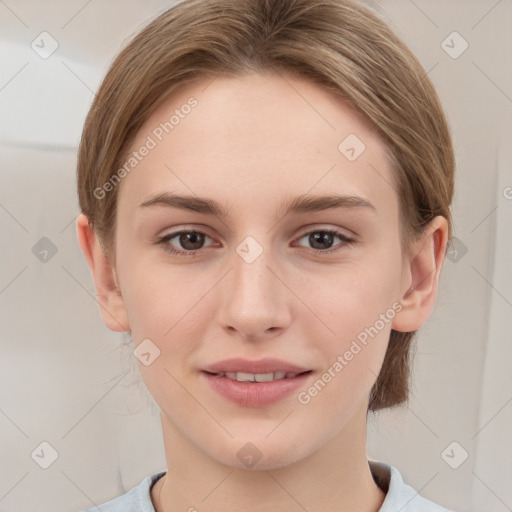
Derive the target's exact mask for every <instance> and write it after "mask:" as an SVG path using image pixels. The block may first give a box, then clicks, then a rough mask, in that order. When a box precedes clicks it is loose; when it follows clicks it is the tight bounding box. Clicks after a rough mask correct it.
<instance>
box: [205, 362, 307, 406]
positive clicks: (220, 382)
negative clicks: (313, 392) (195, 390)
mask: <svg viewBox="0 0 512 512" xmlns="http://www.w3.org/2000/svg"><path fill="white" fill-rule="evenodd" d="M279 371H281V372H285V373H298V374H299V375H296V376H295V377H291V378H284V379H278V380H273V381H268V382H239V381H237V380H233V379H229V378H228V377H224V376H221V375H214V374H215V373H222V372H245V373H275V372H279ZM304 372H307V373H304ZM312 374H313V370H311V369H310V368H304V367H302V366H298V365H295V364H291V363H288V362H286V361H283V360H281V359H274V358H265V359H260V360H258V361H250V360H247V359H241V358H233V359H226V360H224V361H220V362H218V363H215V364H212V365H209V366H206V367H204V368H203V369H202V371H201V372H200V375H201V377H202V378H204V379H206V381H207V382H208V384H209V386H210V387H211V388H212V389H213V390H214V391H216V392H217V393H218V394H220V395H221V396H222V397H224V398H226V399H228V400H230V401H231V402H234V403H235V404H237V405H240V406H243V407H263V406H265V405H270V404H273V403H275V402H278V401H279V400H282V399H284V398H285V397H287V396H288V395H290V394H291V393H293V392H294V391H297V390H298V389H299V388H300V387H302V386H304V384H305V382H306V381H307V380H308V379H310V378H311V375H312Z"/></svg>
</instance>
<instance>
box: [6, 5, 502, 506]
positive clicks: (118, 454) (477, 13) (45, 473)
mask: <svg viewBox="0 0 512 512" xmlns="http://www.w3.org/2000/svg"><path fill="white" fill-rule="evenodd" d="M170 5H171V3H170V2H164V1H156V0H152V1H150V0H148V1H138V2H135V1H129V2H127V1H123V2H121V1H110V2H100V1H92V2H84V1H75V0H73V1H67V2H64V1H60V2H57V1H54V2H35V1H33V2H28V1H16V0H11V1H7V2H0V43H1V46H0V59H1V62H2V65H1V68H0V151H1V156H0V165H1V168H0V180H1V181H0V226H1V233H2V236H1V238H0V255H1V256H0V262H1V264H0V322H1V333H0V343H1V357H0V510H4V511H16V512H32V511H33V510H36V509H37V510H39V511H42V512H44V511H48V512H50V511H52V512H71V511H77V510H82V509H85V508H87V507H91V506H93V504H98V503H102V502H103V501H106V500H107V499H110V498H112V497H114V496H117V495H119V494H121V493H123V492H124V491H126V490H127V489H129V488H131V487H132V486H133V485H135V484H137V483H139V482H140V481H141V480H142V478H144V477H145V476H147V475H149V474H150V473H153V472H156V471H159V470H162V469H165V459H164V456H163V446H162V441H161V438H160V436H161V432H160V424H159V418H158V415H157V414H156V408H155V406H154V403H152V402H151V400H150V399H148V395H147V394H146V392H145V391H144V388H143V387H142V386H141V385H140V379H139V378H138V373H137V370H136V367H135V366H134V359H133V357H132V356H131V353H130V349H129V347H128V348H123V347H122V343H123V341H125V339H124V338H123V336H122V335H120V334H118V333H113V332H111V331H109V330H108V329H107V328H106V327H105V326H104V325H103V324H102V322H101V319H100V315H99V310H98V306H97V304H96V302H95V290H94V287H93V283H92V279H91V276H90V273H89V269H88V267H87V265H86V262H85V259H84V258H83V256H82V253H81V252H80V249H79V246H78V243H77V240H76V234H75V225H74V221H75V218H76V215H77V214H78V206H77V200H76V192H75V162H76V148H77V144H78V141H79V137H80V133H81V126H82V123H83V120H84V116H85V114H86V112H87V109H88V107H89V105H90V102H91V100H92V97H93V93H94V91H95V90H96V88H97V87H98V85H99V83H100V80H101V77H102V76H103V74H104V73H105V71H106V69H107V67H108V65H109V63H110V62H111V60H112V58H113V57H114V55H115V54H116V53H117V51H118V50H119V48H120V47H121V45H122V44H123V43H124V41H125V40H126V39H127V38H129V37H130V35H131V34H132V33H133V32H134V31H136V30H137V29H138V28H139V27H141V26H142V25H143V24H145V23H146V21H147V20H149V19H151V18H153V17H154V16H156V15H157V14H158V13H159V12H161V11H162V10H164V9H165V8H167V7H169V6H170ZM374 5H375V4H374ZM380 8H381V9H383V13H384V15H385V16H386V17H387V19H388V20H389V22H390V23H391V24H392V26H393V27H394V29H395V30H396V31H397V32H398V33H399V34H400V35H401V36H402V37H403V38H404V39H405V40H406V42H407V43H408V44H409V45H410V46H411V48H412V50H413V51H414V52H415V53H416V54H417V55H418V57H419V58H420V60H421V62H422V63H423V65H424V67H425V69H426V70H427V71H428V72H429V76H430V77H431V79H432V80H433V82H434V83H435V85H436V86H437V88H438V91H439V94H440V96H441V100H442V102H443V104H444V106H445V108H446V111H447V113H448V116H449V119H450V123H451V125H452V128H453V132H454V138H455V144H456V153H457V165H458V171H457V173H458V174H457V189H456V197H455V202H454V221H455V236H456V237H457V238H458V239H459V240H460V244H459V245H457V247H456V249H457V251H458V252H457V254H455V253H452V254H451V258H450V259H448V260H447V261H446V264H445V267H444V269H443V273H442V278H441V286H440V290H439V298H438V303H437V305H436V309H435V311H434V313H433V314H432V316H431V318H430V320H429V322H428V324H427V325H426V326H425V328H424V329H423V331H422V332H421V334H420V336H419V338H418V349H417V356H416V362H415V377H414V385H413V395H412V398H411V402H410V404H409V405H408V406H407V407H403V408H401V409H397V410H395V411H389V412H384V413H382V414H380V415H378V416H377V417H376V418H372V419H371V420H370V422H369V434H368V437H369V439H368V453H369V456H370V457H372V458H377V459H381V460H385V461H387V462H389V463H392V464H394V465H396V466H397V467H398V468H399V469H400V470H401V472H402V474H403V476H404V479H405V480H406V481H407V482H408V483H409V484H411V485H412V486H413V487H415V488H416V489H417V490H418V491H420V492H421V494H423V495H424V496H426V497H428V498H431V499H433V500H435V501H439V502H441V503H443V504H444V505H445V506H447V507H449V508H452V509H454V510H457V511H468V512H469V511H471V512H476V511H479V512H505V511H509V510H512V487H511V486H510V482H512V444H511V441H510V431H511V429H510V425H511V424H512V372H511V371H510V368H511V362H512V344H511V343H510V341H511V334H510V332H511V318H512V270H511V266H510V262H511V261H512V242H511V235H510V234H511V233H512V188H511V187H512V172H511V164H512V151H511V144H510V138H509V137H510V133H512V116H511V113H512V36H511V34H510V28H509V27H510V26H511V22H512V3H511V2H510V1H506V0H502V1H495V0H489V1H488V0H478V1H477V0H472V1H462V0H460V1H441V0H435V1H426V0H415V1H414V2H413V1H412V0H385V1H382V2H381V4H380ZM43 31H47V32H48V33H49V34H51V36H52V37H53V38H54V39H55V40H56V41H57V43H58V49H57V50H56V51H55V52H54V53H53V54H52V55H51V56H50V57H48V58H47V59H43V58H41V57H40V56H39V55H38V54H37V53H36V52H35V51H34V50H33V49H32V48H31V42H32V41H33V40H34V39H35V38H36V36H38V35H39V34H40V33H41V32H43ZM454 31H457V32H458V33H459V34H460V35H461V36H462V37H463V38H464V40H466V41H467V43H468V45H469V46H468V48H467V50H466V51H465V52H464V53H462V54H461V55H460V56H458V57H457V58H453V56H454V55H455V54H456V53H458V51H459V50H460V49H462V48H463V46H461V45H462V44H463V41H462V39H454V40H453V37H454V36H451V38H449V39H448V40H447V41H448V44H449V45H450V46H453V48H451V49H450V50H451V52H452V56H450V55H449V54H448V53H447V52H446V51H445V50H444V49H443V47H442V42H443V41H444V40H445V39H446V38H447V36H449V35H450V34H452V33H453V32H454ZM45 37H46V36H45ZM455 37H458V36H455ZM451 40H453V41H454V42H453V44H452V43H451ZM47 41H48V43H47V45H46V48H49V44H50V40H47ZM445 45H446V43H445ZM445 48H446V46H445ZM507 136H508V138H507ZM42 237H47V238H48V239H49V240H50V241H51V244H49V243H48V242H45V243H47V244H48V246H49V247H51V246H52V245H53V246H54V250H56V253H55V254H54V255H53V256H49V258H48V261H47V262H46V263H44V262H42V261H40V260H39V259H38V258H37V257H36V256H35V254H34V253H33V252H32V251H33V247H34V246H35V245H36V243H38V242H39V241H40V239H41V238H42ZM465 249H467V252H465V253H464V250H465ZM50 250H51V249H50ZM51 254H52V253H51V252H50V253H49V255H51ZM42 442H47V443H49V444H50V445H51V447H53V449H54V450H56V452H57V453H58V458H57V459H56V460H55V462H54V463H53V464H52V465H51V466H50V467H48V469H42V468H41V467H40V465H38V464H36V462H35V461H34V459H33V458H32V457H31V454H32V453H33V452H34V450H35V451H36V452H35V453H40V450H41V447H40V444H41V443H42ZM453 442H456V443H457V444H456V445H452V443H453ZM447 447H448V450H447V451H445V449H446V448H447ZM43 449H44V450H45V453H46V454H49V453H51V449H50V448H48V447H45V445H43ZM452 449H453V451H452ZM465 452H467V459H466V460H465V461H464V462H463V463H461V461H462V460H463V458H464V454H465ZM443 454H444V455H443ZM34 458H36V459H37V457H36V456H35V455H34ZM447 461H448V462H450V464H451V465H452V466H457V465H458V464H460V463H461V464H460V466H459V467H457V468H456V469H454V468H452V467H450V465H449V464H448V463H447Z"/></svg>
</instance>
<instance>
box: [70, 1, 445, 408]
mask: <svg viewBox="0 0 512 512" xmlns="http://www.w3.org/2000/svg"><path fill="white" fill-rule="evenodd" d="M247 72H257V73H263V72H277V73H289V74H294V75H296V76H300V77H305V78H307V79H309V80H311V81H313V82H314V83H316V84H319V85H321V86H323V87H325V88H327V89H329V90H330V91H333V92H334V93H335V94H337V95H338V96H339V98H340V99H342V100H343V101H344V102H345V104H348V105H350V106H351V107H352V108H354V109H355V110H356V111H357V112H358V113H359V114H360V115H361V116H362V117H363V118H364V119H365V120H366V121H367V122H368V123H369V125H370V126H371V127H372V128H373V129H374V130H376V132H377V133H378V134H379V135H380V137H381V139H382V140H383V141H384V143H385V145H386V147H387V149H388V152H389V156H390V160H391V162H392V164H393V170H394V184H392V186H394V187H395V189H396V191H397V194H398V198H399V202H400V233H401V238H400V239H401V243H402V252H403V254H406V253H408V251H409V247H410V243H411V241H412V240H413V239H414V238H415V237H416V236H417V235H418V234H421V233H422V231H423V228H424V227H425V226H426V225H427V224H428V223H429V222H430V221H431V220H432V219H433V218H434V217H435V216H437V215H442V216H444V217H445V218H446V219H447V221H448V241H450V240H451V237H452V220H451V214H450V204H451V200H452V196H453V186H454V167H455V163H454V154H453V147H452V140H451V135H450V130H449V126H448V123H447V121H446V118H445V115H444V113H443V109H442V106H441V104H440V101H439V98H438V96H437V93H436V91H435V89H434V86H433V84H432V82H431V81H430V79H429V78H428V76H427V73H426V71H425V69H424V68H423V67H422V66H421V64H420V63H419V61H418V60H417V58H416V57H415V56H414V55H413V53H412V52H411V51H410V50H409V49H408V47H407V46H406V44H405V43H404V42H403V41H402V40H401V39H400V38H398V37H397V35H395V34H394V32H393V31H392V30H391V28H390V27H389V26H388V25H387V24H386V22H385V21H384V20H383V19H381V17H380V16H379V15H378V14H377V13H375V12H374V11H372V10H370V9H369V8H367V7H366V6H363V5H362V4H360V3H358V2H357V1H356V0H184V1H182V2H180V3H178V4H176V5H175V6H173V7H172V8H171V9H169V10H167V11H165V12H164V13H163V14H161V15H159V16H158V17H157V18H155V19H154V20H153V21H152V22H151V23H149V25H147V26H146V27H145V28H144V29H143V30H142V31H140V32H139V33H138V34H137V35H136V36H135V37H134V38H133V39H132V40H131V42H130V43H129V44H128V45H127V46H126V47H125V48H124V49H123V50H122V51H121V53H120V54H119V55H118V56H117V58H116V59H115V60H114V62H113V63H112V65H111V67H110V69H109V70H108V72H107V74H106V76H105V78H104V80H103V82H102V83H101V85H100V87H99V90H98V92H97V94H96V97H95V99H94V101H93V104H92V106H91V108H90V111H89V113H88V115H87V118H86V121H85V125H84V129H83V133H82V138H81V142H80V147H79V151H78V168H77V181H78V198H79V205H80V209H81V211H82V212H83V213H84V214H85V215H86V216H87V217H88V219H89V223H90V226H91V227H92V228H93V229H94V231H95V233H96V235H97V236H98V239H99V240H100V243H101V244H102V247H103V248H104V251H105V254H106V255H107V256H108V257H109V259H110V261H111V262H113V264H115V251H114V247H115V244H114V240H115V236H114V235H115V226H116V206H117V193H118V188H119V187H114V188H113V189H112V190H111V191H110V192H108V193H107V194H105V195H104V197H102V198H98V197H97V195H98V194H95V193H94V191H95V190H98V188H99V187H102V185H103V184H104V183H106V182H108V181H109V179H111V177H112V176H113V175H114V174H115V172H116V170H117V169H119V167H121V166H122V164H123V156H124V155H125V154H126V152H127V150H128V148H129V147H130V143H131V141H133V138H134V137H135V135H136V134H137V132H138V130H139V129H140V127H141V126H142V124H143V122H144V121H145V120H146V119H147V118H148V117H149V116H150V115H151V114H152V113H153V112H154V111H155V110H156V109H157V108H158V106H159V105H160V104H161V103H162V102H163V101H164V100H165V99H166V97H168V96H169V94H171V93H172V92H173V91H175V90H176V89H177V88H178V87H181V86H183V85H184V84H186V83H189V82H191V81H194V80H196V79H200V78H202V77H203V78H204V77H207V76H229V77H236V76H241V75H242V74H244V73H247ZM340 142H341V140H340ZM414 335H415V331H414V332H405V333H403V332H397V331H395V330H392V331H391V335H390V340H389V346H388V349H387V352H386V355H385V358H384V362H383V365H382V369H381V371H380V374H379V376H378V377H377V380H376V382H375V384H374V386H373V387H372V390H371V393H370V400H369V406H368V410H369V411H370V410H371V411H377V410H379V409H382V408H385V407H392V406H395V405H399V404H401V403H403V402H405V401H407V399H408V393H409V375H410V363H411V357H410V348H411V342H412V340H413V338H414Z"/></svg>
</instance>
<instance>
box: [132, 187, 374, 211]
mask: <svg viewBox="0 0 512 512" xmlns="http://www.w3.org/2000/svg"><path fill="white" fill-rule="evenodd" d="M149 206H166V207H170V208H178V209H181V210H188V211H192V212H197V213H205V214H207V215H215V216H217V217H228V216H229V209H228V208H226V207H225V206H223V205H221V204H220V203H218V202H216V201H214V200H213V199H208V198H204V197H197V196H189V195H177V194H169V193H167V192H162V193H159V194H156V195H154V196H152V197H150V198H149V199H148V200H147V201H144V202H143V203H141V204H140V205H139V208H140V207H144V208H145V207H149ZM332 208H349V209H352V208H365V209H367V210H369V211H373V212H374V213H377V210H376V208H375V206H373V204H372V203H370V201H368V199H365V198H364V197H360V196H342V195H324V196H307V195H302V196H297V197H295V198H293V199H292V200H291V201H290V200H284V201H283V202H282V203H281V205H280V206H279V208H278V209H277V212H276V213H277V216H278V217H281V216H282V217H284V216H286V215H288V214H290V213H311V212H318V211H323V210H329V209H332Z"/></svg>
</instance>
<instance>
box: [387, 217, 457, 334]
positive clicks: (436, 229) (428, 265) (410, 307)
mask: <svg viewBox="0 0 512 512" xmlns="http://www.w3.org/2000/svg"><path fill="white" fill-rule="evenodd" d="M447 240H448V222H447V220H446V218H445V217H442V216H437V217H435V218H434V219H432V220H431V221H430V223H429V224H428V226H427V227H426V228H425V229H424V230H423V234H422V235H421V236H420V237H419V238H418V239H417V240H416V241H415V242H414V244H413V247H412V251H411V254H412V256H410V257H409V258H408V259H406V260H404V262H403V265H404V268H403V279H402V291H401V297H400V303H401V304H402V309H401V310H400V311H399V312H398V313H397V314H396V315H395V317H394V319H393V322H392V325H391V327H392V328H393V329H394V330H395V331H400V332H412V331H415V330H417V329H419V328H420V327H421V326H422V325H423V324H424V323H425V322H426V321H427V319H428V317H429V316H430V313H431V312H432V310H433V309H434V305H435V302H436V297H437V287H438V281H439V275H440V272H441V267H442V265H443V261H444V257H445V254H446V245H447Z"/></svg>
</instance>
